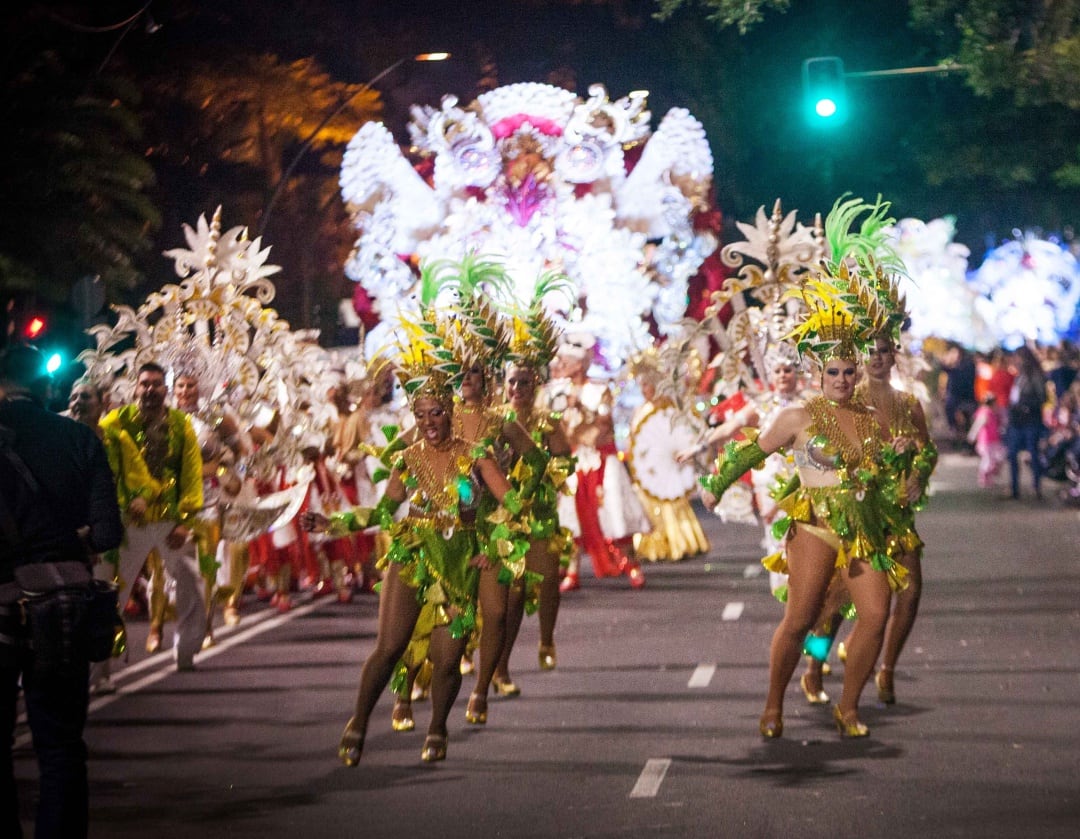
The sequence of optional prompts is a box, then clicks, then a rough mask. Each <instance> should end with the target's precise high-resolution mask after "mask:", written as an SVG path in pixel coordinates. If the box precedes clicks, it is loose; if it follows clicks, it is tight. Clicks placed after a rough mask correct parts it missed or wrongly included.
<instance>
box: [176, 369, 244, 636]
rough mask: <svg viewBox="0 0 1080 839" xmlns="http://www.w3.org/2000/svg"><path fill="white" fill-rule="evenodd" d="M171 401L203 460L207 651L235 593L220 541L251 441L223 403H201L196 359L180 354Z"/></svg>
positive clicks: (197, 521) (199, 520) (200, 517)
mask: <svg viewBox="0 0 1080 839" xmlns="http://www.w3.org/2000/svg"><path fill="white" fill-rule="evenodd" d="M174 369H175V378H174V379H173V397H174V399H175V403H176V408H177V410H180V411H183V412H184V413H186V414H187V415H188V417H189V419H190V420H191V425H192V427H193V428H194V429H195V437H196V439H198V441H199V452H200V453H201V454H202V461H203V468H202V475H203V507H202V509H201V510H200V511H199V512H198V514H197V515H196V516H195V518H194V520H193V524H192V529H193V531H194V534H195V543H196V545H197V550H198V556H199V571H200V573H201V574H202V576H203V580H204V581H205V596H206V637H205V638H204V639H203V646H204V647H210V646H213V644H214V612H215V607H216V605H217V603H218V601H219V600H225V599H227V598H228V597H229V596H230V595H231V593H232V590H231V588H230V587H229V586H230V582H231V581H230V580H229V566H230V564H231V561H230V554H231V552H232V547H233V546H232V545H231V544H230V543H229V542H228V541H227V540H225V539H223V538H222V502H223V501H226V500H228V499H230V498H235V497H236V496H237V495H239V493H240V490H241V488H242V486H243V479H242V476H241V474H240V472H239V471H238V468H237V467H239V466H240V465H241V464H242V462H243V459H244V458H245V457H246V456H248V455H250V453H251V443H250V440H247V439H246V435H244V434H243V430H242V429H241V427H240V419H239V417H238V416H237V415H236V412H235V411H233V410H232V409H231V408H229V407H228V403H226V402H224V401H223V400H218V401H216V403H215V405H213V406H211V405H209V404H208V403H206V402H205V400H203V399H202V396H203V391H204V390H205V388H204V387H203V384H202V380H203V378H204V377H205V375H206V366H205V364H204V363H203V362H202V360H201V359H200V358H199V357H198V356H197V355H196V354H194V353H181V354H180V356H179V358H178V359H177V361H176V363H175V365H174Z"/></svg>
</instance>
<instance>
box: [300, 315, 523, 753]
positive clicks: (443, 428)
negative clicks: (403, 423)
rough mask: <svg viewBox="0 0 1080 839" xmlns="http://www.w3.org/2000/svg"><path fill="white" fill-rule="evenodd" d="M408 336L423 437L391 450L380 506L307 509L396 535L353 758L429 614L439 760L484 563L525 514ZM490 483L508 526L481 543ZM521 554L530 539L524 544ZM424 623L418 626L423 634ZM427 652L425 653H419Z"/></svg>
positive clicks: (333, 525)
mask: <svg viewBox="0 0 1080 839" xmlns="http://www.w3.org/2000/svg"><path fill="white" fill-rule="evenodd" d="M405 327H406V328H407V329H408V330H409V333H410V334H409V336H408V338H407V339H406V341H405V342H403V344H402V345H401V346H400V347H399V350H400V365H399V367H398V374H399V377H400V378H401V379H402V381H403V385H404V387H405V391H406V393H407V394H408V396H409V398H410V402H411V406H412V411H413V416H414V418H415V420H416V426H417V432H418V437H419V439H418V441H417V442H415V443H413V444H411V445H409V446H408V447H407V448H405V449H404V450H403V451H401V452H400V453H399V454H398V455H397V456H395V460H394V465H393V469H392V470H391V475H390V478H389V482H388V484H387V487H386V492H385V493H384V495H383V497H382V498H381V499H380V501H379V503H378V504H377V505H376V507H375V508H374V510H371V509H362V508H357V509H355V510H352V511H348V512H345V513H339V514H337V515H335V516H334V517H333V518H332V519H327V518H326V517H325V516H322V515H320V514H318V513H314V512H308V513H305V514H304V515H303V516H302V518H301V522H302V525H303V526H304V528H305V529H307V530H327V529H328V528H329V530H330V532H331V533H345V532H349V531H352V530H356V529H360V528H362V527H365V526H367V525H368V523H369V522H370V523H372V524H376V525H377V526H379V527H380V528H383V529H385V530H387V531H388V532H389V533H390V535H391V545H390V550H389V551H388V553H387V556H386V569H385V571H384V576H383V581H382V585H381V590H380V594H379V631H378V636H377V638H376V641H375V650H374V651H373V652H372V654H371V655H370V656H369V658H368V659H367V661H366V662H365V663H364V667H363V671H362V673H361V677H360V688H359V692H358V695H357V700H356V709H355V713H354V714H353V716H352V718H351V719H350V720H349V722H348V724H347V725H346V726H345V731H344V733H343V735H342V738H341V744H340V746H339V750H338V755H339V757H340V758H341V760H342V761H343V762H344V763H345V764H346V765H347V766H355V765H356V764H357V762H358V761H359V759H360V755H361V752H362V750H363V745H364V736H365V732H366V730H367V725H368V720H369V718H370V716H371V712H372V710H373V709H374V707H375V704H376V702H377V701H378V698H379V695H380V693H382V691H383V689H384V688H385V687H386V685H387V683H388V682H389V681H390V678H391V676H392V675H393V673H394V670H395V666H396V664H397V663H398V662H399V659H401V658H402V656H403V654H405V652H406V649H407V648H408V647H409V644H410V639H412V638H413V636H414V630H417V629H418V628H419V629H421V630H423V627H422V626H421V627H418V624H421V623H424V622H427V620H428V619H430V621H431V624H432V626H431V628H430V638H429V639H428V640H427V643H426V644H424V645H423V646H426V647H427V649H426V650H418V651H417V655H416V657H415V659H414V660H423V657H425V656H427V657H430V658H431V660H432V662H433V665H434V672H433V676H432V686H431V698H432V715H431V722H430V725H429V727H428V734H427V738H426V739H425V741H424V748H423V751H422V752H421V759H422V760H424V761H437V760H443V759H445V757H446V747H447V726H446V722H447V718H448V716H449V713H450V709H451V707H452V706H453V703H454V700H455V699H456V697H457V694H458V691H459V690H460V687H461V670H460V660H461V655H462V652H463V650H464V645H465V637H466V635H467V634H468V632H469V631H471V629H472V626H473V624H474V623H475V617H476V599H477V585H478V581H479V573H480V569H481V568H483V567H486V566H488V565H489V564H491V563H493V562H499V561H501V555H500V553H499V550H500V548H501V546H502V542H503V541H505V542H510V541H512V540H511V539H509V538H507V537H510V536H511V535H512V534H511V524H512V523H513V522H514V520H515V516H516V515H517V514H518V513H520V510H521V507H520V501H519V499H518V497H517V493H516V492H515V491H514V490H513V489H511V487H510V484H509V482H508V481H507V479H506V476H505V475H504V474H503V473H502V472H501V471H500V469H499V467H498V465H497V464H496V463H495V461H494V460H493V459H491V458H490V457H487V456H483V455H481V456H478V454H477V453H476V451H475V449H474V447H473V446H472V445H470V444H469V443H467V442H466V441H464V440H462V439H460V438H457V437H454V436H453V433H452V418H453V413H454V407H455V406H454V399H453V394H454V390H453V386H452V385H453V381H452V376H453V374H452V373H450V372H448V371H447V368H446V367H445V366H442V365H443V362H442V361H440V360H439V359H438V358H437V357H436V356H435V355H434V348H433V347H432V345H431V344H430V343H428V340H429V339H430V337H431V336H430V335H427V334H426V333H424V332H423V330H420V329H417V328H415V327H416V325H415V324H411V325H410V324H405ZM485 488H486V489H487V490H488V491H490V492H491V493H492V495H493V496H494V498H495V499H496V500H497V501H498V502H499V507H498V509H496V510H493V511H492V515H493V516H494V517H495V519H497V520H500V524H501V525H502V526H501V528H500V529H499V531H498V532H497V533H495V534H493V535H494V536H495V537H496V538H493V539H491V540H490V541H489V542H488V543H487V545H485V546H484V548H486V549H487V552H486V553H485V552H484V550H483V548H482V546H481V542H480V539H479V537H478V534H477V529H476V524H477V508H478V505H479V502H480V498H481V491H482V490H483V489H485ZM406 500H408V501H409V505H410V506H409V512H408V514H407V516H406V517H405V518H404V519H402V520H401V521H400V522H398V523H395V522H394V520H393V515H392V514H393V512H394V510H396V509H397V507H398V506H399V505H400V504H402V503H403V502H404V501H406ZM521 551H522V553H523V552H524V548H523V547H522V549H521ZM424 634H426V633H425V632H423V631H421V633H419V637H422V636H423V635H424ZM421 653H423V655H422V654H421Z"/></svg>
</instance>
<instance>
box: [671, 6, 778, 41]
mask: <svg viewBox="0 0 1080 839" xmlns="http://www.w3.org/2000/svg"><path fill="white" fill-rule="evenodd" d="M692 5H700V6H704V7H705V8H706V9H707V10H708V11H707V12H706V14H705V17H706V19H708V20H711V21H713V22H714V23H716V24H718V25H719V26H720V27H727V26H734V27H737V28H738V30H739V33H740V34H742V35H745V34H746V33H747V32H748V31H750V28H751V27H752V26H755V25H756V24H758V23H761V21H762V20H764V19H765V12H766V11H768V10H770V9H772V10H774V11H777V12H785V11H787V9H788V7H789V6H791V0H656V6H657V11H656V14H655V16H656V18H657V20H668V19H669V18H670V17H671V16H672V15H674V14H675V12H677V11H678V10H679V9H681V8H683V7H686V6H692Z"/></svg>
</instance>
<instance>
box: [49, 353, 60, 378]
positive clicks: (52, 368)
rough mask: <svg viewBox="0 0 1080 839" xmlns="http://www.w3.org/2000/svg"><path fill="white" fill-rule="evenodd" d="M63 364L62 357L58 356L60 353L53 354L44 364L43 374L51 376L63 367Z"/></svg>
mask: <svg viewBox="0 0 1080 839" xmlns="http://www.w3.org/2000/svg"><path fill="white" fill-rule="evenodd" d="M63 364H64V357H63V356H62V355H60V353H58V352H54V353H53V354H52V355H50V356H49V358H48V359H47V360H46V362H45V372H47V373H48V374H49V375H50V376H51V375H53V374H54V373H55V372H56V371H57V370H59V369H60V368H61V366H63Z"/></svg>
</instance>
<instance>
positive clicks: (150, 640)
mask: <svg viewBox="0 0 1080 839" xmlns="http://www.w3.org/2000/svg"><path fill="white" fill-rule="evenodd" d="M160 649H161V627H160V626H151V627H150V632H149V633H147V635H146V651H147V652H148V653H150V654H151V655H152V654H153V653H156V652H157V651H158V650H160Z"/></svg>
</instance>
